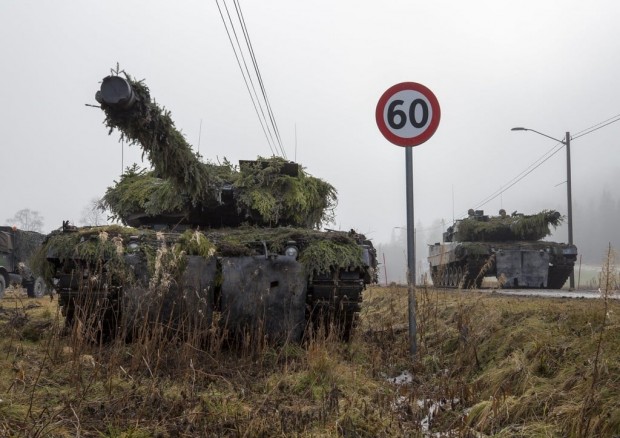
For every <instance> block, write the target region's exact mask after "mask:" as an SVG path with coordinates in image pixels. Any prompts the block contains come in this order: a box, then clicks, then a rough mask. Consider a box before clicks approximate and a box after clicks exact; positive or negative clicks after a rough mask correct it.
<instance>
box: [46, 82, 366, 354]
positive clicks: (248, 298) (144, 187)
mask: <svg viewBox="0 0 620 438" xmlns="http://www.w3.org/2000/svg"><path fill="white" fill-rule="evenodd" d="M95 97H96V100H97V101H98V103H99V105H100V108H101V109H102V111H103V113H104V115H105V122H104V123H105V125H106V126H107V127H108V128H109V131H110V133H112V132H114V131H116V130H118V131H119V132H120V135H121V138H122V139H123V140H124V141H127V142H129V143H130V144H131V145H137V146H138V147H140V148H142V151H143V155H144V156H145V157H146V158H147V159H148V161H149V162H150V163H151V166H152V168H151V169H149V170H146V169H140V168H138V167H137V166H136V165H134V166H133V167H131V168H128V169H127V170H126V171H125V173H124V174H123V175H122V176H121V177H120V179H119V180H118V181H115V183H114V184H113V185H112V186H110V187H109V188H108V189H107V191H106V193H105V195H104V196H103V198H102V199H101V207H102V208H105V209H108V210H109V211H110V212H111V214H112V218H113V219H115V220H116V221H117V222H118V224H116V225H109V226H104V227H83V228H77V227H74V226H72V225H71V224H70V223H69V222H63V226H62V228H60V229H58V230H57V231H55V232H53V233H51V234H50V235H49V236H48V237H47V239H46V241H45V243H44V245H43V249H42V252H41V253H42V254H43V257H44V258H45V260H46V263H47V265H48V270H47V272H48V273H49V275H48V281H49V282H50V283H51V284H53V285H54V287H55V289H56V291H57V292H58V295H59V301H60V304H61V306H62V309H63V313H64V314H65V320H66V323H67V324H68V325H69V326H71V325H74V324H75V323H76V321H78V320H79V321H80V322H81V323H82V324H86V325H87V326H91V327H92V326H96V327H99V329H100V332H101V333H103V334H105V335H106V336H115V335H116V334H117V333H118V332H119V329H122V330H123V332H125V333H127V332H132V331H134V332H135V330H137V329H138V328H139V327H143V326H145V324H146V325H147V326H149V325H150V326H152V325H157V324H159V325H162V326H165V327H168V328H169V329H172V330H173V331H182V332H187V331H188V330H189V331H193V332H194V333H207V332H209V331H210V330H212V329H213V328H214V327H217V328H219V329H222V330H225V332H226V333H229V334H230V335H232V336H239V335H246V334H251V335H254V336H259V337H260V338H261V339H264V338H267V339H269V340H272V341H276V342H280V341H283V340H295V341H298V340H300V339H301V338H302V337H303V335H304V333H305V332H306V329H307V328H308V327H316V326H317V325H318V324H320V323H324V322H326V321H328V322H330V326H331V327H336V328H338V330H339V333H340V334H341V335H342V336H343V337H344V338H348V336H349V335H350V332H351V329H352V327H353V325H354V323H355V320H356V318H357V314H358V312H359V310H360V302H361V300H362V291H363V290H364V289H365V287H366V285H368V284H369V283H372V282H376V266H377V261H376V252H375V249H374V248H373V245H372V243H371V241H370V240H368V239H367V238H366V237H365V236H363V235H362V234H359V233H357V232H355V231H353V230H351V231H347V232H342V231H333V230H324V231H321V227H322V226H323V224H324V223H326V222H328V221H329V220H330V219H331V218H332V215H333V213H332V212H333V207H334V205H335V202H336V190H335V189H334V187H333V186H331V185H330V184H329V183H327V182H325V181H323V180H321V179H319V178H315V177H313V176H311V175H309V174H308V173H307V172H306V171H305V170H304V168H303V167H302V166H300V165H299V164H297V163H294V162H290V161H287V160H285V159H283V158H280V157H270V158H263V157H258V158H257V159H255V160H245V161H240V162H239V164H238V165H236V166H235V165H233V164H232V163H230V162H228V161H226V160H225V161H224V162H223V163H217V164H215V163H211V162H204V161H203V160H202V157H201V156H200V155H199V154H197V153H195V152H194V151H193V149H192V147H191V146H190V145H189V144H188V143H187V141H186V139H185V138H184V136H183V135H182V134H181V133H180V132H179V131H178V130H177V129H176V127H175V126H174V122H173V121H172V118H171V115H170V113H169V112H168V111H166V110H164V109H162V108H161V107H160V106H159V105H158V104H157V103H155V102H154V101H153V100H152V99H151V97H150V91H149V89H148V87H147V86H146V85H145V84H144V82H143V81H136V80H135V79H133V78H132V77H131V76H129V75H127V74H124V73H123V76H121V75H120V74H118V72H117V73H116V74H113V75H111V76H108V77H106V78H104V79H103V81H102V83H101V87H100V89H99V91H97V93H96V96H95ZM332 323H333V324H332Z"/></svg>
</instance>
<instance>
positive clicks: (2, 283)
mask: <svg viewBox="0 0 620 438" xmlns="http://www.w3.org/2000/svg"><path fill="white" fill-rule="evenodd" d="M5 290H6V280H5V279H4V276H3V275H2V274H0V298H4V291H5Z"/></svg>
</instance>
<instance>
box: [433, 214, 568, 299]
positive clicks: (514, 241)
mask: <svg viewBox="0 0 620 438" xmlns="http://www.w3.org/2000/svg"><path fill="white" fill-rule="evenodd" d="M562 220H563V218H562V216H561V215H560V213H558V212H557V211H554V210H543V211H541V212H539V213H537V214H533V215H525V214H520V213H517V212H514V213H512V214H511V215H507V214H506V211H505V210H503V209H502V210H500V212H499V215H498V216H491V217H490V216H487V215H485V214H484V211H482V210H475V211H474V210H469V212H468V217H467V218H465V219H462V220H458V221H456V222H455V223H454V225H453V226H451V227H449V228H448V230H447V231H446V232H445V233H443V243H435V244H434V245H430V246H429V257H428V261H429V264H430V270H431V278H432V280H433V284H434V285H435V286H440V287H454V288H456V287H460V288H472V287H476V288H479V287H480V286H481V285H482V280H483V278H484V277H487V276H494V277H496V278H497V281H498V285H499V286H500V287H502V288H548V289H560V288H562V286H563V285H564V283H565V282H566V280H567V278H568V277H569V276H570V274H571V273H572V272H573V267H574V265H575V260H576V258H577V247H576V246H575V245H569V244H565V243H556V242H549V241H545V240H542V239H543V238H545V237H546V236H548V235H550V234H551V228H550V227H553V228H555V227H557V226H558V225H560V224H561V223H562Z"/></svg>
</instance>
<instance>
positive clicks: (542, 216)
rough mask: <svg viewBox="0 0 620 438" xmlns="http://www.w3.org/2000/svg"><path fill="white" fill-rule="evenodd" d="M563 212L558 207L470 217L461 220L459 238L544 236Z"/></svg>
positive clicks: (504, 239)
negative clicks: (532, 211)
mask: <svg viewBox="0 0 620 438" xmlns="http://www.w3.org/2000/svg"><path fill="white" fill-rule="evenodd" d="M562 220H563V218H562V216H561V215H560V213H558V212H557V211H555V210H543V211H541V212H540V213H538V214H533V215H524V214H517V213H513V214H512V215H511V216H508V215H504V216H493V217H490V218H488V220H480V219H479V218H474V217H469V218H467V219H463V220H461V221H459V222H458V226H457V229H456V233H455V240H457V241H459V242H509V241H515V240H540V239H542V238H544V237H546V236H548V235H550V234H551V229H550V226H552V227H553V228H556V227H557V226H558V225H560V224H561V223H562Z"/></svg>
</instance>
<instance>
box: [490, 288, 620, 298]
mask: <svg viewBox="0 0 620 438" xmlns="http://www.w3.org/2000/svg"><path fill="white" fill-rule="evenodd" d="M480 292H482V293H485V292H487V293H498V294H501V295H514V296H520V297H524V296H525V297H527V296H535V297H549V298H602V294H601V292H599V291H598V290H584V289H579V290H577V291H568V290H564V289H561V290H559V289H553V290H550V289H480ZM609 297H610V298H613V299H616V300H617V299H620V291H615V293H612V294H610V296H609Z"/></svg>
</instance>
